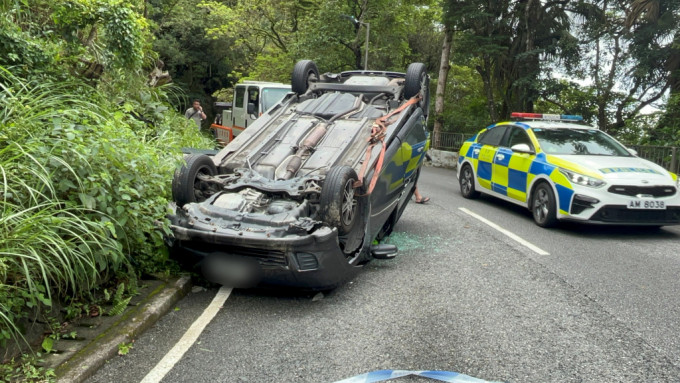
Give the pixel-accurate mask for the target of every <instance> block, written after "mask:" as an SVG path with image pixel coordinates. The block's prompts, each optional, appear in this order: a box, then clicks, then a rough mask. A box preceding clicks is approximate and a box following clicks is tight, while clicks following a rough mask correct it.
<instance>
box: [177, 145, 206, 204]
mask: <svg viewBox="0 0 680 383" xmlns="http://www.w3.org/2000/svg"><path fill="white" fill-rule="evenodd" d="M184 159H185V161H186V164H185V165H182V167H181V168H179V169H177V170H175V175H174V177H173V178H172V199H173V200H174V201H175V202H176V203H177V205H178V206H184V205H185V204H187V203H191V202H202V201H205V200H206V199H207V198H208V197H210V195H212V194H213V193H214V190H212V188H211V185H209V184H207V183H206V182H204V181H202V180H200V179H199V177H198V175H199V174H203V175H209V176H214V175H215V174H217V168H216V167H215V163H213V161H212V159H211V158H210V157H208V156H206V155H205V154H189V155H187V156H185V157H184Z"/></svg>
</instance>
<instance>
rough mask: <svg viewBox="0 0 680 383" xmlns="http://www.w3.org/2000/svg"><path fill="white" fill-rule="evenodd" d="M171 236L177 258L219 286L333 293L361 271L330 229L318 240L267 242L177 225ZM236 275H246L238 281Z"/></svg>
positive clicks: (247, 235) (300, 238)
mask: <svg viewBox="0 0 680 383" xmlns="http://www.w3.org/2000/svg"><path fill="white" fill-rule="evenodd" d="M171 230H172V231H173V233H174V239H173V240H172V244H171V245H172V252H171V254H172V257H173V258H175V259H176V260H177V261H179V262H180V263H181V264H183V265H185V266H189V267H194V268H197V269H199V270H201V271H202V272H203V274H204V275H205V276H206V277H207V278H208V279H209V280H212V281H213V282H217V283H221V284H224V285H229V286H232V287H244V288H248V287H255V286H262V287H266V286H290V287H296V288H302V289H308V290H329V289H333V288H336V287H338V286H340V285H342V284H344V283H345V282H347V281H348V280H349V279H351V278H352V277H354V276H355V275H356V273H357V272H358V271H359V269H361V265H354V264H352V263H351V262H350V258H349V257H347V256H346V255H345V254H344V253H343V252H342V250H341V249H340V247H339V245H338V234H337V233H338V232H337V230H331V229H329V228H327V227H323V228H321V229H318V230H315V231H314V232H313V233H312V234H306V235H295V236H291V237H278V238H267V236H266V234H263V233H251V232H244V231H238V232H236V231H235V232H232V233H226V232H209V231H204V230H199V229H192V228H186V227H182V226H178V225H171ZM230 265H233V266H234V267H231V266H230ZM234 269H238V270H244V272H243V273H240V274H241V275H234V273H235V271H234ZM245 270H247V272H246V271H245ZM244 274H247V275H244Z"/></svg>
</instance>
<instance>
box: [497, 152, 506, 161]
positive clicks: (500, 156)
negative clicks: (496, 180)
mask: <svg viewBox="0 0 680 383" xmlns="http://www.w3.org/2000/svg"><path fill="white" fill-rule="evenodd" d="M504 158H505V155H503V154H497V155H496V159H497V160H499V161H501V160H503V159H504Z"/></svg>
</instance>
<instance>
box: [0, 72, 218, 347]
mask: <svg viewBox="0 0 680 383" xmlns="http://www.w3.org/2000/svg"><path fill="white" fill-rule="evenodd" d="M99 86H100V89H97V88H95V87H93V86H91V85H88V84H86V83H84V82H81V81H77V80H72V81H59V82H50V81H42V82H28V81H26V80H23V79H21V78H18V77H16V76H14V75H13V74H12V72H11V71H9V70H6V69H3V68H2V67H0V104H2V106H3V108H0V182H2V183H1V184H0V212H1V213H2V217H1V218H0V340H6V339H8V338H9V337H10V336H11V335H12V334H15V335H16V326H15V325H14V324H15V323H16V320H17V319H18V318H20V317H21V316H24V315H26V311H25V310H24V309H26V308H27V307H28V308H31V307H38V306H40V305H46V306H49V305H50V304H51V302H52V298H53V297H54V295H55V294H56V295H58V296H61V297H63V296H74V295H78V294H82V293H86V292H87V291H89V290H90V289H92V288H93V287H95V286H96V285H97V284H98V283H101V281H103V280H106V279H107V278H108V276H110V275H111V274H112V273H113V272H115V271H116V270H118V269H119V268H120V266H121V265H123V264H126V263H128V262H129V263H132V265H134V266H136V270H137V273H144V272H154V271H157V270H160V269H164V268H166V267H167V266H166V261H167V254H166V252H167V250H166V249H165V246H164V242H163V235H164V234H168V226H167V222H166V219H165V215H166V214H167V206H168V199H169V183H170V180H171V177H172V173H173V171H174V169H175V167H176V164H177V163H178V162H179V161H180V160H181V157H182V155H181V151H180V148H181V147H182V146H203V147H205V146H206V143H207V142H206V141H205V140H204V139H203V138H201V137H200V135H198V134H197V133H196V130H195V129H192V128H190V127H189V123H190V122H189V121H187V120H186V119H184V118H183V116H181V115H180V114H178V113H176V112H174V111H171V110H169V109H168V107H167V106H166V105H167V100H166V93H165V91H164V90H163V89H149V88H148V87H145V85H144V80H143V78H142V77H139V76H137V79H136V81H135V80H134V79H129V80H128V81H127V83H125V85H124V86H120V87H117V86H116V85H115V83H113V82H111V83H102V84H100V85H99ZM102 89H103V90H102ZM131 254H132V255H133V256H130V255H131Z"/></svg>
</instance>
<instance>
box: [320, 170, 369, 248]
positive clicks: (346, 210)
mask: <svg viewBox="0 0 680 383" xmlns="http://www.w3.org/2000/svg"><path fill="white" fill-rule="evenodd" d="M357 179H358V177H357V173H356V172H355V171H354V169H353V168H351V167H349V166H338V167H333V168H331V170H330V171H328V173H327V174H326V179H325V180H324V183H323V187H322V188H321V197H320V199H319V205H320V218H321V220H322V221H323V222H325V223H326V224H328V225H329V226H331V227H336V228H337V229H338V236H339V237H340V245H341V247H342V248H343V251H344V252H345V253H351V252H353V251H354V250H356V249H357V248H358V247H359V246H360V245H361V240H362V238H363V233H364V227H363V226H364V225H363V222H364V221H365V219H364V215H365V213H364V211H365V209H364V207H365V205H364V204H365V200H366V198H365V197H361V196H359V195H358V193H357V191H358V190H357V189H356V188H354V182H355V181H356V180H357Z"/></svg>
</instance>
